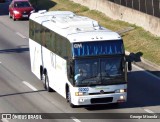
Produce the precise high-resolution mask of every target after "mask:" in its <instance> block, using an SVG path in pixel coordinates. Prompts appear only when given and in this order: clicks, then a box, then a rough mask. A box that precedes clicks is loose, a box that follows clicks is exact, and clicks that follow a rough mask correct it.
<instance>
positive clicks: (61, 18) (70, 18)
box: [30, 10, 121, 42]
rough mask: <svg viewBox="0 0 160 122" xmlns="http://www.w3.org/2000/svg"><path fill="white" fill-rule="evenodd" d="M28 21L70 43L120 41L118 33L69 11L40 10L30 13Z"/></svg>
mask: <svg viewBox="0 0 160 122" xmlns="http://www.w3.org/2000/svg"><path fill="white" fill-rule="evenodd" d="M30 20H33V21H35V22H37V23H39V24H42V25H43V26H44V27H47V28H49V29H50V30H52V31H54V32H56V33H58V34H60V35H62V36H64V37H66V38H68V39H69V40H70V41H71V42H81V41H97V40H119V39H121V37H120V35H119V34H118V33H116V32H113V31H111V30H108V29H106V28H104V27H101V26H100V25H99V24H98V22H97V21H95V20H93V19H91V18H88V17H85V16H79V15H76V14H74V13H73V12H70V11H49V12H47V11H46V10H41V11H38V12H36V13H32V14H31V16H30Z"/></svg>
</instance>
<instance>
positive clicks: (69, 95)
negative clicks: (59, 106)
mask: <svg viewBox="0 0 160 122" xmlns="http://www.w3.org/2000/svg"><path fill="white" fill-rule="evenodd" d="M67 102H69V105H70V106H71V108H75V107H76V106H75V105H73V104H72V102H71V93H70V90H69V88H68V90H67Z"/></svg>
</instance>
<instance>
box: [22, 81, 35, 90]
mask: <svg viewBox="0 0 160 122" xmlns="http://www.w3.org/2000/svg"><path fill="white" fill-rule="evenodd" d="M22 83H23V84H25V85H26V86H28V87H29V88H31V89H32V90H33V91H38V89H36V88H35V87H34V86H32V85H31V84H30V83H28V82H26V81H23V82H22Z"/></svg>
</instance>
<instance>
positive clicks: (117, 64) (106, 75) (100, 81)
mask: <svg viewBox="0 0 160 122" xmlns="http://www.w3.org/2000/svg"><path fill="white" fill-rule="evenodd" d="M122 62H124V61H123V58H122V57H113V58H86V59H76V60H75V71H74V74H75V75H74V81H75V86H88V85H111V84H117V83H122V82H125V80H124V66H123V63H122Z"/></svg>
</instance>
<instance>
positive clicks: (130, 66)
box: [128, 61, 132, 71]
mask: <svg viewBox="0 0 160 122" xmlns="http://www.w3.org/2000/svg"><path fill="white" fill-rule="evenodd" d="M128 70H129V71H131V70H132V62H130V61H129V62H128Z"/></svg>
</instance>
